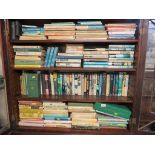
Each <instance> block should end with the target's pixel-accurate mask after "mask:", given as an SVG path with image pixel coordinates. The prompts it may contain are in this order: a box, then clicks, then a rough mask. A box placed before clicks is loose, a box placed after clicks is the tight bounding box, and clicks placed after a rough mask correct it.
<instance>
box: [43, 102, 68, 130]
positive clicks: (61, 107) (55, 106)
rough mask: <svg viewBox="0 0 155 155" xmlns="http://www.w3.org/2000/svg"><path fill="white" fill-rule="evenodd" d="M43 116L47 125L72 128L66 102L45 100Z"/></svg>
mask: <svg viewBox="0 0 155 155" xmlns="http://www.w3.org/2000/svg"><path fill="white" fill-rule="evenodd" d="M43 118H44V126H45V127H64V128H71V121H70V118H69V117H68V109H67V106H66V103H63V102H45V101H44V102H43Z"/></svg>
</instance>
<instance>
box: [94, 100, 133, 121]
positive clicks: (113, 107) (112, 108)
mask: <svg viewBox="0 0 155 155" xmlns="http://www.w3.org/2000/svg"><path fill="white" fill-rule="evenodd" d="M95 110H96V112H98V113H103V114H106V115H109V116H114V117H117V118H123V119H126V120H129V118H130V116H131V111H130V109H129V108H128V107H127V106H125V105H118V104H111V103H100V102H96V103H95Z"/></svg>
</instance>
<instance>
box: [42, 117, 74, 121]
mask: <svg viewBox="0 0 155 155" xmlns="http://www.w3.org/2000/svg"><path fill="white" fill-rule="evenodd" d="M44 120H60V121H70V120H71V118H69V117H61V118H58V117H44Z"/></svg>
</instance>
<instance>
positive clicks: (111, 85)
mask: <svg viewBox="0 0 155 155" xmlns="http://www.w3.org/2000/svg"><path fill="white" fill-rule="evenodd" d="M113 79H114V75H113V74H110V96H112V95H113Z"/></svg>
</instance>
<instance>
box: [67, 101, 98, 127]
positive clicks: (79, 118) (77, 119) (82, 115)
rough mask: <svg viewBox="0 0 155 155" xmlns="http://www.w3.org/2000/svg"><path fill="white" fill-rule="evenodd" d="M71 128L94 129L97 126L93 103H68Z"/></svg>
mask: <svg viewBox="0 0 155 155" xmlns="http://www.w3.org/2000/svg"><path fill="white" fill-rule="evenodd" d="M68 111H69V112H70V113H71V119H72V128H80V129H96V128H98V127H99V124H98V121H97V117H96V112H95V110H94V107H93V103H68Z"/></svg>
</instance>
